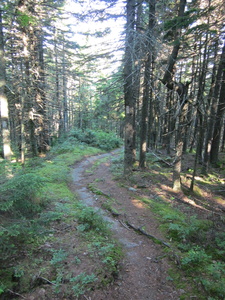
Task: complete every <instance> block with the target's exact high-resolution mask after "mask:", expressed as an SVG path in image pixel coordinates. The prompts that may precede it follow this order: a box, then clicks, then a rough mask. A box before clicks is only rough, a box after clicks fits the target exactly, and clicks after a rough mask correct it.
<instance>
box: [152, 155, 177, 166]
mask: <svg viewBox="0 0 225 300" xmlns="http://www.w3.org/2000/svg"><path fill="white" fill-rule="evenodd" d="M151 154H153V155H154V156H155V157H156V158H157V159H158V161H162V162H163V163H164V164H166V165H167V166H169V167H170V168H171V167H172V166H173V165H172V164H170V163H168V162H167V161H166V160H165V159H163V158H161V157H159V156H158V155H156V154H155V153H154V152H151Z"/></svg>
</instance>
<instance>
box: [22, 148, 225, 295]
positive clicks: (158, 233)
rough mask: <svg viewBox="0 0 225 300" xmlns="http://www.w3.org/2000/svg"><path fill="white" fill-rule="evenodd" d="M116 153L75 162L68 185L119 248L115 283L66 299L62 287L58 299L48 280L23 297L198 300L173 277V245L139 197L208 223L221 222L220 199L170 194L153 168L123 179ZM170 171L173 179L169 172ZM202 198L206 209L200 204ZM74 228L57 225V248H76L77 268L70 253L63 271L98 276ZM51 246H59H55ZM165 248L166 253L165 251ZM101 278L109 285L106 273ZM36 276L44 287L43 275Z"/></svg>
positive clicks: (96, 264) (208, 193)
mask: <svg viewBox="0 0 225 300" xmlns="http://www.w3.org/2000/svg"><path fill="white" fill-rule="evenodd" d="M118 155H119V154H118V151H114V152H111V153H110V154H101V155H97V156H92V157H87V158H85V159H84V160H82V161H81V162H79V163H76V164H75V165H74V166H73V167H72V177H73V180H72V182H71V185H70V187H71V190H72V191H73V192H74V193H76V195H77V198H78V199H79V200H80V201H81V202H82V203H84V204H85V205H87V206H90V207H93V208H94V209H96V210H98V212H99V213H100V214H101V215H102V216H103V218H104V219H105V220H106V221H108V222H109V224H110V227H111V231H112V232H113V236H114V238H115V239H116V240H118V241H119V243H120V244H121V245H122V252H123V253H124V255H123V258H122V259H121V260H120V263H119V266H118V272H116V274H114V275H113V276H114V278H113V280H109V282H110V281H111V283H109V284H105V286H104V285H103V286H96V288H95V286H94V285H93V286H92V288H91V289H90V290H87V291H84V292H83V293H80V295H79V296H78V298H77V297H73V296H68V297H67V296H66V284H65V287H64V290H63V289H61V291H60V293H58V296H57V295H56V294H54V293H52V290H51V285H52V282H51V281H49V283H50V284H45V285H44V286H43V285H41V284H40V286H39V287H37V288H36V289H35V290H34V291H33V292H31V293H29V294H23V297H24V299H27V300H36V299H38V300H39V299H52V300H53V299H62V300H63V299H64V300H67V299H81V300H82V299H86V300H87V299H88V300H105V299H109V300H111V299H112V300H113V299H117V300H147V299H148V300H165V299H168V300H169V299H177V300H178V299H200V298H198V296H196V294H195V292H194V291H193V290H192V287H191V286H190V285H189V284H188V281H187V278H186V277H185V276H182V270H179V273H180V275H181V276H179V284H178V285H177V284H176V283H175V281H174V279H173V278H172V277H171V272H173V273H176V272H177V269H176V268H177V264H178V265H179V259H177V258H176V253H175V252H176V250H175V251H173V246H170V241H169V240H167V238H166V237H165V234H164V233H163V232H162V230H161V229H160V224H161V222H160V221H159V220H157V216H156V215H155V213H154V212H153V211H152V210H151V209H149V208H150V207H149V205H147V204H145V203H144V202H143V201H142V200H140V199H143V198H146V199H149V198H152V199H157V198H158V197H161V198H163V199H164V200H166V201H168V203H171V202H173V204H172V205H173V207H174V208H176V207H179V209H180V210H183V211H185V212H186V213H189V214H190V215H191V214H193V213H195V214H196V213H197V214H201V217H203V218H206V219H207V218H208V216H209V215H210V216H212V213H213V218H214V217H215V218H217V215H218V216H219V218H220V217H221V215H223V214H224V209H225V200H224V197H222V196H218V197H217V198H216V197H214V195H213V193H212V191H210V190H209V189H206V188H205V189H204V191H205V192H204V195H202V196H201V197H196V198H195V197H191V199H192V200H190V198H189V197H188V196H185V194H183V193H182V194H181V193H174V191H173V190H172V181H171V176H167V175H165V174H159V173H157V172H155V174H154V170H151V176H150V174H149V171H148V170H147V169H146V172H143V171H142V172H140V170H138V168H137V169H136V170H135V171H134V172H133V174H132V176H130V177H129V178H123V177H122V176H121V174H120V175H119V176H117V174H116V171H117V170H116V164H114V166H113V165H112V161H113V160H116V159H117V158H118ZM161 162H163V161H161ZM186 163H187V162H186ZM112 167H113V168H114V172H112ZM167 167H168V166H167ZM169 173H170V175H171V169H170V171H169ZM186 180H190V179H189V178H187V179H186ZM202 199H204V205H203V204H201V203H202V201H203V200H202ZM208 208H210V209H208ZM76 226H77V224H76V223H75V222H74V224H72V223H70V224H69V226H68V224H65V223H60V222H59V223H58V224H55V229H56V232H57V240H58V241H61V242H60V243H58V249H61V248H62V245H63V249H66V251H67V252H68V253H69V252H70V251H71V249H74V248H75V247H77V248H79V250H78V251H77V252H76V257H77V260H78V259H79V264H76V265H75V264H74V263H72V254H71V255H70V256H69V257H68V258H67V260H66V262H65V263H64V270H65V272H67V273H72V272H73V273H74V272H75V271H74V269H75V268H76V272H75V273H76V274H79V273H80V272H85V274H86V273H88V274H90V273H92V272H96V269H98V268H101V267H102V265H101V263H100V262H99V261H98V259H97V257H94V255H93V253H92V255H90V253H91V250H90V249H88V248H86V250H84V249H85V246H84V244H83V242H82V241H81V240H80V238H79V235H78V234H77V231H76ZM71 232H73V234H71ZM52 245H53V242H52V243H51V244H49V243H46V244H45V245H44V247H45V248H48V247H52ZM105 246H107V245H105ZM54 248H57V245H56V244H55V245H54ZM167 249H169V252H170V254H169V255H168V254H167V253H166V251H165V250H167ZM43 250H45V249H44V248H43ZM71 253H72V252H71ZM73 257H74V254H73ZM93 257H94V258H93ZM63 276H64V275H62V277H63ZM45 277H46V276H45ZM105 277H106V282H107V272H106V275H105ZM109 277H110V276H109ZM40 278H42V283H43V281H45V278H44V276H43V277H40ZM45 283H48V282H45ZM65 283H66V280H65ZM54 285H55V284H54ZM203 299H206V298H203Z"/></svg>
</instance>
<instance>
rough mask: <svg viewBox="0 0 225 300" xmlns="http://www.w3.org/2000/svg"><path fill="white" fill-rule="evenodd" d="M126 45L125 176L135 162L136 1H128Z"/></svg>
mask: <svg viewBox="0 0 225 300" xmlns="http://www.w3.org/2000/svg"><path fill="white" fill-rule="evenodd" d="M126 10H127V23H126V45H125V58H124V59H125V62H124V100H125V101H124V102H125V127H124V138H125V142H124V174H125V175H126V174H129V173H130V172H131V171H132V168H133V164H134V161H135V142H134V141H135V139H134V137H135V128H134V117H135V99H134V94H133V50H134V49H133V34H134V22H135V0H127V5H126Z"/></svg>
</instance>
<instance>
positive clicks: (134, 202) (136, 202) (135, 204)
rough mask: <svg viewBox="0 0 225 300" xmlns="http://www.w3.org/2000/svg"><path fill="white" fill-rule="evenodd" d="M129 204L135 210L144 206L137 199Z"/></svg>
mask: <svg viewBox="0 0 225 300" xmlns="http://www.w3.org/2000/svg"><path fill="white" fill-rule="evenodd" d="M131 202H132V204H133V205H134V206H135V207H137V208H144V207H145V206H144V204H143V203H142V202H141V201H140V200H138V199H132V200H131Z"/></svg>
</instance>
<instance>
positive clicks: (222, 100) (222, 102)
mask: <svg viewBox="0 0 225 300" xmlns="http://www.w3.org/2000/svg"><path fill="white" fill-rule="evenodd" d="M221 67H222V70H223V73H222V82H221V88H220V96H219V102H218V108H217V113H216V121H215V126H214V132H213V140H212V148H211V156H210V158H211V162H212V163H213V164H216V163H217V162H218V159H219V146H220V137H221V130H222V125H223V123H222V122H223V116H224V109H225V44H224V46H223V53H222V56H221Z"/></svg>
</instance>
